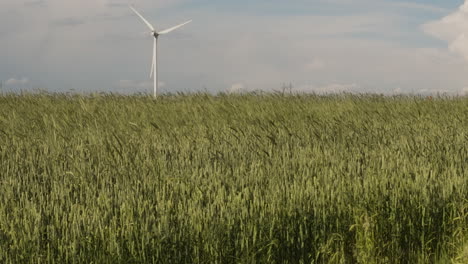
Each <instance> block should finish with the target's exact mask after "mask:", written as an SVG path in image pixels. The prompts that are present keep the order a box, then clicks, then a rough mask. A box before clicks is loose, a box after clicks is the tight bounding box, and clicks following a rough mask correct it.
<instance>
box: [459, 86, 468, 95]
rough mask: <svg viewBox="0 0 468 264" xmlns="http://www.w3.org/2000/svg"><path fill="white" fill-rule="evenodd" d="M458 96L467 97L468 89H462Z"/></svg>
mask: <svg viewBox="0 0 468 264" xmlns="http://www.w3.org/2000/svg"><path fill="white" fill-rule="evenodd" d="M459 94H460V95H466V96H468V87H464V88H462V89H461V90H460V93H459Z"/></svg>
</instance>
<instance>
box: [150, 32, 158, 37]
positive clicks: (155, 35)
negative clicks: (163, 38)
mask: <svg viewBox="0 0 468 264" xmlns="http://www.w3.org/2000/svg"><path fill="white" fill-rule="evenodd" d="M151 35H152V36H153V37H155V38H157V37H158V36H159V34H158V32H156V31H153V32H151Z"/></svg>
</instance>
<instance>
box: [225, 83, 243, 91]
mask: <svg viewBox="0 0 468 264" xmlns="http://www.w3.org/2000/svg"><path fill="white" fill-rule="evenodd" d="M245 91H246V86H245V84H243V83H234V84H232V85H231V87H229V88H228V89H226V92H228V93H242V92H245Z"/></svg>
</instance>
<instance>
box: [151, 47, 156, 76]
mask: <svg viewBox="0 0 468 264" xmlns="http://www.w3.org/2000/svg"><path fill="white" fill-rule="evenodd" d="M151 61H152V62H151V73H150V79H151V78H153V71H154V66H155V65H154V63H155V62H156V38H155V39H154V43H153V58H152V60H151Z"/></svg>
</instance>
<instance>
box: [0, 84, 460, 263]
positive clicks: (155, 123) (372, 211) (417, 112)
mask: <svg viewBox="0 0 468 264" xmlns="http://www.w3.org/2000/svg"><path fill="white" fill-rule="evenodd" d="M0 193H1V194H0V262H1V263H468V97H443V96H440V97H437V96H434V97H422V96H380V95H371V94H369V95H351V94H340V95H327V96H318V95H305V94H304V95H291V96H289V95H288V96H284V95H281V94H268V93H264V94H242V95H238V94H233V95H226V94H219V95H216V96H215V95H208V94H178V95H162V96H160V97H158V99H157V100H154V99H153V98H152V97H149V96H120V95H106V94H95V95H88V96H79V95H65V94H46V93H44V94H36V95H33V94H30V95H28V94H23V95H17V94H16V95H15V94H9V95H4V96H0Z"/></svg>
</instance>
